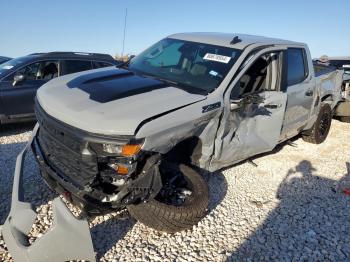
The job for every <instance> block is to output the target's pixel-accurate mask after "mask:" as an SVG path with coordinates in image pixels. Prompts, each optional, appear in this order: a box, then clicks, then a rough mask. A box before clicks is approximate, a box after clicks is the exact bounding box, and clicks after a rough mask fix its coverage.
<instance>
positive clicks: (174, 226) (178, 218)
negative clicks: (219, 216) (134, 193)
mask: <svg viewBox="0 0 350 262" xmlns="http://www.w3.org/2000/svg"><path fill="white" fill-rule="evenodd" d="M160 171H161V174H162V182H163V188H162V190H161V191H160V192H159V194H158V195H157V196H156V197H155V199H152V200H150V201H149V202H146V203H141V204H138V205H130V206H128V207H127V208H128V210H129V212H130V214H131V215H132V216H133V217H134V218H135V219H137V220H139V221H140V222H141V223H143V224H145V225H147V226H149V227H152V228H154V229H156V230H159V231H165V232H169V233H174V232H178V231H181V230H186V229H190V228H192V227H193V226H194V225H196V224H197V223H198V222H199V221H200V220H201V219H202V218H203V217H204V216H205V215H206V214H207V208H208V204H209V193H208V186H207V183H206V182H205V180H204V179H203V178H202V177H201V176H200V175H199V174H198V173H197V172H196V171H195V170H193V169H192V168H190V167H189V166H186V165H184V164H180V165H176V164H167V165H166V167H165V168H164V167H163V168H161V170H160Z"/></svg>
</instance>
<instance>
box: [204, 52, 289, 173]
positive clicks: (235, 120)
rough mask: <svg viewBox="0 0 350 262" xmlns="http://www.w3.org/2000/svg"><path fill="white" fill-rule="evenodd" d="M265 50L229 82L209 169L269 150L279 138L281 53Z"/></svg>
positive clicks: (284, 98)
mask: <svg viewBox="0 0 350 262" xmlns="http://www.w3.org/2000/svg"><path fill="white" fill-rule="evenodd" d="M269 50H271V49H267V50H265V52H263V51H261V52H259V53H258V54H257V55H256V56H255V57H256V58H255V59H252V61H251V62H250V63H248V64H247V66H245V68H244V69H242V71H241V73H240V74H238V76H237V80H235V81H234V82H233V85H234V86H233V87H232V90H230V108H229V109H225V110H224V113H223V114H224V115H223V117H222V120H221V121H222V123H221V125H220V127H219V130H218V132H217V137H216V140H215V149H214V155H213V158H212V161H211V164H210V170H216V169H219V168H222V167H224V166H229V165H232V164H234V163H237V162H239V161H241V160H244V159H247V158H249V157H251V156H253V155H256V154H260V153H263V152H267V151H270V150H272V149H273V148H274V147H275V146H276V145H277V143H278V141H279V139H280V135H281V129H282V123H283V119H284V112H285V108H286V103H287V94H286V93H284V92H283V91H282V90H281V88H280V86H281V84H280V83H281V68H282V67H281V64H282V52H280V50H276V49H275V48H272V50H274V51H272V50H271V51H269Z"/></svg>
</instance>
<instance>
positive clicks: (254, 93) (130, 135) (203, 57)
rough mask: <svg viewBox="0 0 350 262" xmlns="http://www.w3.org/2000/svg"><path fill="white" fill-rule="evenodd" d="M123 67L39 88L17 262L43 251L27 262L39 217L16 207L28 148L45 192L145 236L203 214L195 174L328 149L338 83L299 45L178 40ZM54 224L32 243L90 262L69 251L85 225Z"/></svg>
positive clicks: (9, 223) (12, 219) (200, 182)
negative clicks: (289, 151)
mask: <svg viewBox="0 0 350 262" xmlns="http://www.w3.org/2000/svg"><path fill="white" fill-rule="evenodd" d="M120 66H121V67H123V68H122V69H118V68H106V69H101V70H95V71H90V72H80V73H76V74H74V75H67V76H63V77H60V78H58V79H54V80H52V81H50V82H49V83H47V84H46V85H45V86H43V87H42V88H40V89H39V91H38V93H37V103H36V114H37V119H38V124H37V125H36V127H35V129H34V130H33V134H32V137H31V139H30V141H29V142H28V144H27V146H26V148H25V149H24V150H23V151H22V153H21V154H20V155H19V156H18V159H17V166H16V171H15V180H14V181H15V182H14V189H13V198H12V201H13V202H12V207H11V212H10V215H9V217H8V219H7V220H6V222H5V225H4V230H3V235H4V239H5V242H6V245H7V247H8V248H9V250H10V252H11V254H12V255H13V256H14V257H16V256H17V257H23V256H27V257H28V260H30V259H31V260H34V261H37V259H38V257H36V256H35V252H36V251H37V250H38V248H37V249H36V250H35V248H36V247H35V246H32V247H31V248H32V249H31V250H30V252H31V253H30V254H29V252H28V250H29V249H28V248H26V247H24V246H21V245H19V244H18V242H19V241H18V238H25V233H26V232H27V230H29V228H30V226H31V223H32V222H33V221H34V219H35V215H30V216H29V215H27V216H26V215H22V214H26V212H28V213H34V212H32V211H31V210H30V207H29V205H28V206H25V205H23V203H19V202H21V201H23V200H22V199H21V196H22V194H21V193H22V192H21V190H22V189H21V188H23V187H25V185H21V186H20V183H21V182H20V181H21V179H20V176H21V175H22V171H23V164H22V163H23V158H24V155H25V153H26V152H27V150H28V148H30V147H32V149H33V152H34V155H35V159H36V160H37V161H38V164H39V165H40V169H41V174H42V176H43V177H44V179H45V181H46V182H47V183H48V184H49V185H50V187H51V188H52V189H54V190H55V191H57V192H59V193H62V194H63V195H65V196H66V197H67V199H68V200H69V201H71V202H72V203H74V204H75V205H77V206H79V207H80V208H82V209H84V211H85V212H86V214H88V215H96V214H100V213H105V212H111V211H116V210H121V209H124V208H127V209H128V211H129V212H130V213H131V215H132V216H133V217H135V218H136V219H137V220H139V221H141V222H143V223H145V224H146V225H148V226H150V227H153V228H155V229H157V230H161V231H167V232H176V231H180V230H185V229H189V228H191V227H192V226H193V225H195V224H197V223H198V221H200V220H201V219H202V218H203V217H204V216H205V215H206V213H207V207H208V202H209V197H208V187H207V184H206V182H205V180H204V179H203V177H202V176H201V174H200V172H199V170H200V169H204V170H209V171H215V170H218V169H221V168H224V167H227V166H230V165H232V164H234V163H237V162H240V161H242V160H245V159H248V158H250V157H252V156H254V155H257V154H260V153H263V152H268V151H271V150H272V149H273V148H274V147H275V146H276V145H277V144H278V143H280V142H282V141H285V140H288V139H290V138H292V137H294V136H296V135H298V134H300V133H301V134H302V136H303V138H304V139H305V140H306V141H308V142H311V143H316V144H318V143H322V142H323V141H324V140H325V139H326V137H327V135H328V131H329V128H330V125H331V120H332V117H331V116H332V110H333V109H334V106H335V105H336V104H337V102H336V101H335V99H337V98H336V97H334V96H333V91H334V90H333V89H335V87H334V84H335V83H336V80H334V78H336V77H337V76H338V74H337V73H334V72H333V71H332V72H330V73H323V74H322V75H320V76H319V77H316V76H315V72H314V67H313V64H312V59H311V56H310V52H309V49H308V47H307V45H306V44H303V43H296V42H291V41H285V40H279V39H272V38H265V37H256V36H247V35H233V34H220V33H185V34H176V35H172V36H169V37H168V38H165V39H163V40H161V41H160V42H158V43H156V44H154V45H153V46H151V47H150V48H148V49H147V50H145V51H144V52H142V53H141V54H140V55H138V56H136V57H135V58H133V59H132V60H131V61H130V62H129V63H125V64H123V65H120ZM332 85H333V88H332ZM326 87H327V88H326ZM53 205H54V207H53V210H55V212H56V214H55V215H54V216H57V217H59V218H62V217H68V216H69V214H70V213H69V211H68V210H67V208H66V207H65V206H64V205H63V204H62V202H61V200H60V199H59V198H58V199H55V200H54V204H53ZM22 220H23V221H22ZM56 221H57V223H56V225H55V228H53V229H52V230H51V231H50V232H48V233H47V235H45V237H43V238H41V239H39V240H37V241H39V242H36V245H37V246H45V247H46V249H45V251H46V252H47V254H50V255H51V256H53V257H55V256H56V257H57V256H60V257H59V258H60V259H59V260H63V261H65V260H71V259H77V258H79V259H88V260H91V257H93V256H94V255H93V252H92V251H91V252H88V251H86V252H85V253H83V255H82V254H81V253H74V252H80V250H81V249H80V248H77V247H76V246H75V245H74V242H73V241H75V240H74V239H76V238H77V236H79V240H77V241H78V242H79V245H82V246H86V249H90V247H92V244H91V239H89V238H88V237H87V235H86V231H87V230H88V227H87V222H86V220H78V219H76V218H74V217H71V216H69V221H68V222H67V221H66V220H64V221H61V220H60V219H57V220H56ZM23 224H25V226H23ZM16 225H20V226H16ZM73 225H74V226H73ZM13 232H15V234H14V233H13ZM57 235H59V236H62V237H60V238H59V237H55V236H57ZM80 236H84V237H80ZM40 241H41V242H40ZM45 241H46V242H45ZM49 243H55V244H54V245H52V244H51V245H50V244H49ZM57 246H60V248H57ZM57 250H65V251H66V253H65V254H61V253H57V252H58V251H57ZM72 254H75V255H76V256H75V257H72ZM30 256H31V257H30ZM80 256H83V257H80ZM29 258H30V259H29Z"/></svg>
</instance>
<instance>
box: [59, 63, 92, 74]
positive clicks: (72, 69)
mask: <svg viewBox="0 0 350 262" xmlns="http://www.w3.org/2000/svg"><path fill="white" fill-rule="evenodd" d="M63 64H64V74H65V75H67V74H72V73H76V72H81V71H86V70H90V69H92V63H91V61H86V60H65V61H63Z"/></svg>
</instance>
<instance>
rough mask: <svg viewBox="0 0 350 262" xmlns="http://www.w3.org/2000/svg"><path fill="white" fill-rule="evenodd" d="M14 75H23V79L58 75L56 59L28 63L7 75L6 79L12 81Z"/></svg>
mask: <svg viewBox="0 0 350 262" xmlns="http://www.w3.org/2000/svg"><path fill="white" fill-rule="evenodd" d="M15 75H23V76H24V80H23V81H33V80H50V79H52V78H55V77H57V76H58V61H42V62H37V63H33V64H30V65H28V66H25V67H23V68H21V69H19V70H18V71H17V72H15V73H14V74H12V75H10V76H9V77H7V78H6V80H7V81H13V79H14V76H15Z"/></svg>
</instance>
